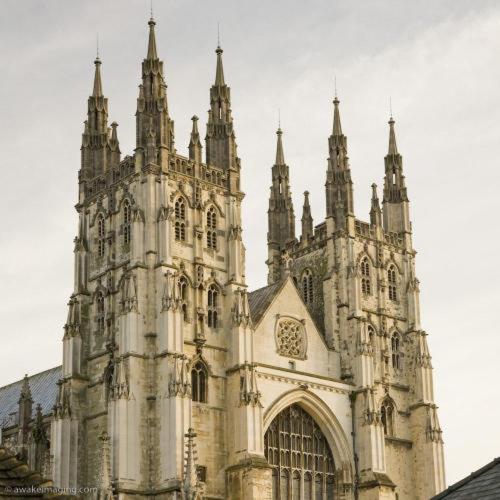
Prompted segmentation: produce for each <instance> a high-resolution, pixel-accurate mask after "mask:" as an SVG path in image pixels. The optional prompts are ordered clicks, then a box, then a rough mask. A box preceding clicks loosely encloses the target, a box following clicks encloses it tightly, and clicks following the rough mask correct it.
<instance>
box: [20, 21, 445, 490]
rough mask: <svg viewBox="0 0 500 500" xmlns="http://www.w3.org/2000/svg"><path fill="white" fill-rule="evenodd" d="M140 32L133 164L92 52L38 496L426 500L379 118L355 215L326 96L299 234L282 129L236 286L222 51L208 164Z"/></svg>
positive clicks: (236, 233) (231, 141) (392, 188)
mask: <svg viewBox="0 0 500 500" xmlns="http://www.w3.org/2000/svg"><path fill="white" fill-rule="evenodd" d="M148 26H149V39H148V46H147V52H146V57H145V59H144V60H143V62H142V72H141V78H142V81H141V84H140V85H139V96H138V99H137V110H136V148H135V150H134V153H133V155H131V156H125V157H124V158H121V153H120V147H119V142H118V135H117V127H118V125H117V124H116V123H115V122H113V123H111V125H110V126H108V100H107V98H105V97H104V93H103V84H102V76H101V61H100V60H99V59H96V61H95V77H94V86H93V91H92V95H91V96H90V97H89V99H88V116H87V120H86V121H85V125H84V132H83V136H82V148H81V168H80V171H79V199H78V203H77V205H76V209H77V212H78V217H79V224H78V234H77V237H76V238H75V248H74V256H75V266H74V268H75V272H74V290H73V293H72V294H71V297H70V300H69V304H68V307H69V312H68V319H67V322H66V325H65V329H64V337H63V366H62V378H61V379H60V381H59V383H58V396H57V400H56V402H55V405H54V410H53V415H52V423H51V425H52V430H51V440H50V455H51V457H52V460H51V462H52V476H53V480H54V483H55V484H56V485H57V486H59V487H64V488H67V487H71V488H76V487H85V486H94V485H96V486H97V487H98V489H99V493H98V495H99V497H100V498H112V497H113V498H120V499H128V498H134V499H138V498H146V497H147V498H158V499H174V498H175V499H180V498H189V499H201V498H219V499H220V498H228V499H271V498H280V497H281V498H288V497H289V496H290V497H292V498H304V499H306V498H323V499H332V498H335V499H337V498H339V499H353V498H361V499H367V500H368V499H375V498H380V499H396V498H399V499H404V498H412V499H419V500H420V499H422V500H423V499H427V498H428V497H429V496H431V495H432V494H433V493H435V492H437V491H439V489H441V488H442V487H443V486H444V475H443V474H444V472H443V461H442V440H441V430H440V428H439V423H438V420H437V413H436V405H435V403H434V400H433V394H432V367H431V363H430V355H429V351H428V348H427V343H426V334H425V332H424V331H422V329H421V326H420V319H419V305H418V280H417V279H416V276H415V269H414V267H415V266H414V257H415V252H414V250H413V247H412V243H411V226H410V223H409V205H408V198H407V195H406V188H405V185H404V176H403V173H402V172H403V171H402V157H401V155H400V154H399V153H398V151H397V147H396V139H395V132H394V121H393V120H392V119H391V121H390V122H389V123H390V143H389V152H388V154H387V156H386V159H385V175H386V180H385V187H384V199H383V209H382V210H381V209H380V204H379V200H378V198H377V193H376V188H375V187H374V188H373V196H372V208H371V212H370V223H364V222H361V221H360V220H358V219H356V218H355V216H354V207H353V190H352V180H351V173H350V167H349V162H348V157H347V140H346V137H345V135H344V134H343V132H342V127H341V123H340V112H339V101H338V99H335V100H334V122H333V131H332V134H331V136H330V138H329V141H328V143H329V156H328V166H327V180H326V219H325V220H324V221H323V222H321V223H320V224H319V225H316V226H314V224H313V218H312V214H311V207H310V204H309V198H308V193H307V192H306V193H305V198H304V206H303V211H302V219H301V222H302V225H301V226H302V235H301V237H300V238H296V236H295V216H294V210H293V204H292V199H291V189H290V169H289V167H288V165H287V164H286V163H285V156H284V148H283V143H282V131H281V129H279V130H278V131H277V149H276V160H275V163H274V165H273V166H272V187H271V195H270V199H269V211H268V217H269V219H268V220H269V228H268V261H267V264H268V267H269V279H268V281H269V284H268V286H266V287H263V288H261V289H259V290H256V291H254V292H252V293H248V291H247V286H246V283H245V269H244V264H245V249H244V246H243V243H242V224H241V203H242V200H243V196H244V195H243V193H242V191H241V187H240V170H241V163H240V159H239V158H238V155H237V146H236V139H235V127H234V122H233V117H232V111H231V92H230V88H229V87H228V85H227V84H226V81H225V77H224V70H223V61H222V54H223V51H222V49H221V47H220V46H218V47H217V49H216V51H215V52H216V70H215V79H214V83H213V85H212V86H211V88H210V94H209V99H210V110H209V112H208V122H207V125H206V136H205V161H203V147H202V143H201V140H200V131H199V129H198V121H199V120H198V117H197V116H193V118H192V131H191V134H190V138H189V143H188V151H189V153H188V156H183V155H181V154H179V153H178V152H177V150H176V147H175V142H174V121H173V119H172V118H171V116H170V114H169V107H168V100H167V85H166V75H165V71H164V66H163V62H162V61H161V60H160V58H159V56H158V50H157V44H156V36H155V21H154V20H153V19H151V20H150V21H149V23H148ZM186 139H187V138H186ZM187 142H188V141H187V140H186V143H187ZM24 393H25V395H24V396H23V397H24V398H25V400H26V408H27V409H26V412H29V411H31V410H30V408H28V406H29V404H30V403H29V401H30V399H29V394H28V393H27V391H24ZM23 401H24V400H23ZM299 443H303V444H299Z"/></svg>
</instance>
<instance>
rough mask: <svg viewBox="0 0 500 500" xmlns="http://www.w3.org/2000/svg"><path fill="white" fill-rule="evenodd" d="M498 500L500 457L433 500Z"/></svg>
mask: <svg viewBox="0 0 500 500" xmlns="http://www.w3.org/2000/svg"><path fill="white" fill-rule="evenodd" d="M441 498H443V499H446V500H466V499H467V500H476V499H481V500H498V499H499V498H500V457H498V458H495V460H493V462H490V463H489V464H487V465H485V466H484V467H482V468H481V469H479V470H477V471H476V472H473V473H472V474H471V475H470V476H468V477H466V478H465V479H462V480H461V481H459V482H458V483H455V484H452V485H451V486H450V487H448V488H447V489H446V490H444V491H442V492H441V493H439V495H436V496H435V497H433V499H432V500H440V499H441Z"/></svg>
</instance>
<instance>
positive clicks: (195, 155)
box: [189, 115, 202, 163]
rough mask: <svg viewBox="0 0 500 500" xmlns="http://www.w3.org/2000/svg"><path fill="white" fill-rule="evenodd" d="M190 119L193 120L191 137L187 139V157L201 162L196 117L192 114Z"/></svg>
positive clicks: (200, 147)
mask: <svg viewBox="0 0 500 500" xmlns="http://www.w3.org/2000/svg"><path fill="white" fill-rule="evenodd" d="M191 120H192V121H193V128H192V129H191V139H190V141H189V158H190V159H191V160H194V161H195V162H196V163H201V149H202V146H201V142H200V133H199V132H198V117H197V116H196V115H194V116H193V117H192V118H191Z"/></svg>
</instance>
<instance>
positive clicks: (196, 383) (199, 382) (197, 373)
mask: <svg viewBox="0 0 500 500" xmlns="http://www.w3.org/2000/svg"><path fill="white" fill-rule="evenodd" d="M207 382H208V372H207V368H206V366H205V365H204V364H203V363H202V362H201V361H197V362H196V363H195V365H194V366H193V368H192V370H191V394H192V398H193V401H196V402H198V403H206V402H207Z"/></svg>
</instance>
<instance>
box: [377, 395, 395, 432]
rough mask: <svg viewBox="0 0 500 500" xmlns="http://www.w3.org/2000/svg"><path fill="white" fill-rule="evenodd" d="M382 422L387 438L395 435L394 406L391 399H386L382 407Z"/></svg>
mask: <svg viewBox="0 0 500 500" xmlns="http://www.w3.org/2000/svg"><path fill="white" fill-rule="evenodd" d="M380 421H381V422H382V425H383V426H384V434H385V435H386V436H393V435H394V404H393V403H392V401H391V400H390V399H385V400H384V401H383V402H382V405H381V406H380Z"/></svg>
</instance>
